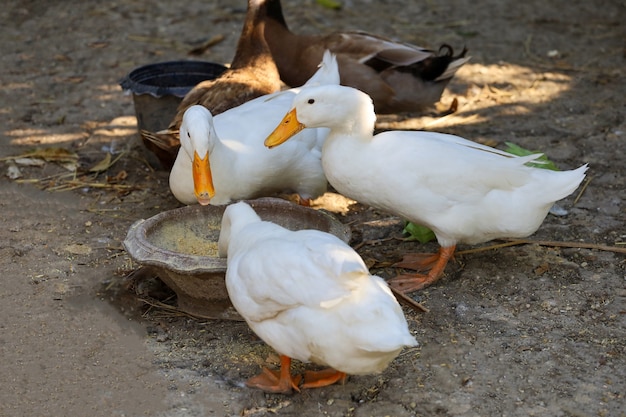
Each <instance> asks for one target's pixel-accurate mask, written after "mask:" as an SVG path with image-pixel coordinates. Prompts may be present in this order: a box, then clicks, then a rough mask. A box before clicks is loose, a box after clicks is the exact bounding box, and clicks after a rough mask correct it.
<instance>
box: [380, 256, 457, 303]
mask: <svg viewBox="0 0 626 417" xmlns="http://www.w3.org/2000/svg"><path fill="white" fill-rule="evenodd" d="M455 249H456V245H455V246H449V247H446V248H444V247H441V248H439V252H438V253H435V254H412V255H405V256H404V258H403V259H402V261H400V262H398V263H395V264H394V265H393V266H396V267H399V268H408V269H414V270H418V271H425V270H429V269H430V270H429V272H428V274H427V275H424V274H401V275H398V276H397V277H395V278H392V279H391V280H389V285H391V286H392V287H393V288H395V289H396V290H398V291H401V292H402V293H404V294H406V293H409V292H412V291H417V290H421V289H424V288H426V287H428V286H429V285H432V284H433V283H435V282H436V281H437V280H439V278H441V276H442V275H443V271H444V269H445V268H446V265H447V264H448V261H449V260H450V258H452V255H453V254H454V250H455Z"/></svg>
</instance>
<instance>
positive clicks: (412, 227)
mask: <svg viewBox="0 0 626 417" xmlns="http://www.w3.org/2000/svg"><path fill="white" fill-rule="evenodd" d="M403 232H404V233H408V234H409V235H410V237H409V240H417V241H419V242H420V243H427V242H430V241H431V240H435V239H436V238H437V237H436V236H435V233H433V231H432V230H430V229H429V228H428V227H426V226H421V225H419V224H415V223H411V222H406V224H405V225H404V230H403Z"/></svg>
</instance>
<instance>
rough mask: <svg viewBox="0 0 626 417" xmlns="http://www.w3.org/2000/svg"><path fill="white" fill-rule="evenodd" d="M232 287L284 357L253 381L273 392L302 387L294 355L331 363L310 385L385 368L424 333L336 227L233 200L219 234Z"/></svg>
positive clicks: (250, 319) (309, 378) (307, 379)
mask: <svg viewBox="0 0 626 417" xmlns="http://www.w3.org/2000/svg"><path fill="white" fill-rule="evenodd" d="M218 249H219V253H220V256H227V258H228V259H227V263H228V267H227V270H226V288H227V290H228V294H229V296H230V299H231V301H232V303H233V305H234V306H235V308H236V309H237V311H238V312H239V314H241V316H242V317H244V318H245V320H246V322H247V323H248V325H249V326H250V328H251V329H252V330H253V331H254V332H255V333H256V334H257V335H258V336H259V337H260V338H261V339H263V340H264V341H265V342H266V343H267V344H268V345H270V346H271V347H272V348H273V349H274V350H276V351H277V352H278V353H279V354H280V357H281V369H280V372H274V371H270V370H269V369H264V370H263V373H262V374H260V375H258V376H255V377H252V378H251V379H249V380H248V381H247V385H248V386H250V387H256V388H260V389H262V390H264V391H268V392H281V393H288V392H291V390H292V389H295V390H297V391H299V387H298V383H299V382H300V377H299V376H292V375H291V372H290V365H291V359H292V358H293V359H297V360H300V361H304V362H315V363H318V364H321V365H324V366H330V367H331V369H326V370H323V371H318V372H306V373H305V375H304V384H303V385H302V387H303V388H313V387H320V386H325V385H330V384H333V383H335V382H339V381H341V382H343V381H344V380H345V378H346V374H357V375H358V374H371V373H378V372H381V371H382V370H384V369H385V368H386V367H387V365H388V364H389V362H391V361H392V360H393V359H394V358H395V357H396V356H397V355H398V353H399V352H400V351H401V350H402V348H403V347H404V346H415V345H417V341H416V340H415V338H414V337H413V336H411V334H410V333H409V330H408V326H407V322H406V319H405V318H404V315H403V313H402V309H401V308H400V306H399V304H398V302H397V301H396V299H395V298H394V296H393V295H392V293H391V291H390V290H389V287H388V286H387V284H386V283H385V281H384V280H383V279H381V278H379V277H376V276H373V275H370V273H369V271H368V269H367V267H366V266H365V264H364V263H363V260H362V259H361V258H360V256H359V255H358V254H357V253H356V252H355V251H354V250H353V249H352V248H351V247H350V246H348V245H347V244H346V243H344V242H343V241H342V240H340V239H339V238H337V237H336V236H334V235H331V234H328V233H325V232H321V231H319V230H299V231H295V232H294V231H290V230H287V229H285V228H283V227H281V226H279V225H277V224H274V223H271V222H266V221H262V220H261V218H260V217H259V216H258V215H257V214H256V213H255V211H254V210H253V209H252V208H251V207H250V206H249V205H248V204H246V203H245V202H239V203H235V204H232V205H230V206H228V207H227V208H226V210H225V212H224V217H223V219H222V226H221V232H220V237H219V240H218Z"/></svg>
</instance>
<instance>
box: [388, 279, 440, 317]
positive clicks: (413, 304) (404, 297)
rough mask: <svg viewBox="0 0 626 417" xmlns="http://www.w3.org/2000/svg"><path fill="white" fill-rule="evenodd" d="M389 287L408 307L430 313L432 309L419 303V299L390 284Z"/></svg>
mask: <svg viewBox="0 0 626 417" xmlns="http://www.w3.org/2000/svg"><path fill="white" fill-rule="evenodd" d="M389 289H390V290H391V292H392V293H393V294H394V295H395V296H396V299H397V300H398V301H399V302H401V303H403V304H405V305H407V306H408V307H410V308H412V309H413V310H415V311H418V312H420V313H428V312H429V311H430V310H429V309H427V308H426V307H424V306H423V305H421V304H420V303H418V302H417V301H415V300H414V299H412V298H411V297H409V296H408V295H406V294H403V293H402V292H400V291H398V290H396V289H395V288H393V287H392V286H391V285H390V286H389Z"/></svg>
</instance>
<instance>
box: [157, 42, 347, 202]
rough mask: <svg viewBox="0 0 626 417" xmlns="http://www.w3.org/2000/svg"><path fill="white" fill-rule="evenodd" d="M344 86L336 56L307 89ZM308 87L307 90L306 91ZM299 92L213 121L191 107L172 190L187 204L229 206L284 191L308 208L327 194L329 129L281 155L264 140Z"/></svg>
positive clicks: (289, 92)
mask: <svg viewBox="0 0 626 417" xmlns="http://www.w3.org/2000/svg"><path fill="white" fill-rule="evenodd" d="M327 84H335V85H336V84H339V72H338V69H337V62H336V59H335V57H334V55H332V54H330V53H329V52H328V53H326V54H325V55H324V58H323V61H322V63H321V64H320V68H319V69H318V71H317V72H316V73H315V74H314V75H313V77H311V79H310V80H309V81H308V82H307V83H306V84H305V86H311V85H327ZM303 87H304V86H303ZM298 91H299V88H293V89H290V90H286V91H281V92H277V93H274V94H269V95H265V96H261V97H258V98H256V99H254V100H251V101H248V102H246V103H244V104H242V105H240V106H238V107H235V108H232V109H230V110H227V111H225V112H223V113H220V114H218V115H217V116H215V117H213V116H212V115H211V113H210V111H209V110H208V109H206V108H205V107H204V106H199V105H194V106H191V107H189V108H188V109H187V110H186V111H185V113H184V115H183V120H182V123H181V126H180V143H181V148H180V150H179V151H178V155H177V157H176V160H175V162H174V166H173V167H172V170H171V172H170V179H169V183H170V190H171V191H172V194H174V197H176V199H178V200H179V201H180V202H181V203H183V204H195V203H200V204H203V205H206V204H215V205H221V204H227V203H229V202H231V201H233V200H239V199H249V198H255V197H259V196H265V195H271V194H274V193H278V192H295V193H297V194H299V196H300V197H301V204H303V205H307V204H308V202H309V200H310V199H311V198H315V197H317V196H319V195H321V194H323V193H324V192H325V191H326V186H327V181H326V178H325V176H324V172H323V170H322V167H321V162H320V157H321V145H322V143H323V141H324V139H325V138H326V135H327V134H328V129H316V130H311V131H309V132H302V133H303V134H300V135H297V137H296V140H295V141H294V143H293V144H292V146H290V147H289V149H284V151H282V152H280V153H278V154H276V153H274V152H271V151H270V150H268V149H267V148H266V147H265V146H263V139H264V138H265V137H266V136H267V135H268V134H269V133H270V132H271V131H272V129H273V128H274V126H275V125H276V124H277V123H278V122H279V121H280V118H281V117H282V116H283V115H284V113H285V112H286V111H287V110H289V108H290V107H291V103H292V101H293V97H294V96H295V94H296V93H297V92H298Z"/></svg>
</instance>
